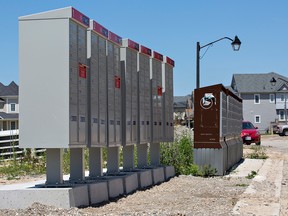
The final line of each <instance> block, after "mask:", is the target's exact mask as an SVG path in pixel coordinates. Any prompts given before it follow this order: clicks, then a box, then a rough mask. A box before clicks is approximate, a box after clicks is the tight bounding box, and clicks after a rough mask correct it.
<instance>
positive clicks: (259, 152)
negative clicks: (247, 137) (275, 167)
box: [247, 146, 268, 159]
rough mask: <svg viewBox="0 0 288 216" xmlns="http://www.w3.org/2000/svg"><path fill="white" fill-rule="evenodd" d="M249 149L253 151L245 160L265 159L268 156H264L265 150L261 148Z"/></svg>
mask: <svg viewBox="0 0 288 216" xmlns="http://www.w3.org/2000/svg"><path fill="white" fill-rule="evenodd" d="M251 149H252V150H253V152H252V153H250V154H248V155H247V158H250V159H267V158H268V156H267V155H266V152H265V151H266V149H265V148H263V147H262V146H251Z"/></svg>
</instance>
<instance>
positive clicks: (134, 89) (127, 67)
mask: <svg viewBox="0 0 288 216" xmlns="http://www.w3.org/2000/svg"><path fill="white" fill-rule="evenodd" d="M122 46H123V47H122V48H121V61H123V63H124V68H123V69H124V70H123V71H122V91H123V94H122V98H123V99H124V104H123V130H124V133H123V141H124V142H123V143H124V145H132V144H136V143H137V141H138V130H137V128H138V124H139V122H138V103H137V102H138V51H139V44H138V43H136V42H134V41H132V40H130V39H124V40H123V41H122Z"/></svg>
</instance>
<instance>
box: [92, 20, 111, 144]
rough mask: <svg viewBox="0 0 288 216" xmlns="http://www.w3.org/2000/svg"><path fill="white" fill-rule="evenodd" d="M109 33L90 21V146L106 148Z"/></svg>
mask: <svg viewBox="0 0 288 216" xmlns="http://www.w3.org/2000/svg"><path fill="white" fill-rule="evenodd" d="M108 37H109V31H108V29H106V28H105V27H103V26H102V25H100V24H99V23H97V22H95V21H94V20H90V31H88V49H87V51H88V53H87V54H88V59H89V60H90V65H89V66H90V68H89V71H90V95H89V96H90V109H91V111H90V113H91V116H90V125H91V146H92V147H100V146H103V147H105V146H107V145H108V143H107V142H108V141H107V140H108V139H107V96H108V95H107V63H106V58H107V57H106V56H107V49H106V46H107V40H108Z"/></svg>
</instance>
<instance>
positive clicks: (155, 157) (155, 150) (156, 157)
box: [150, 143, 160, 166]
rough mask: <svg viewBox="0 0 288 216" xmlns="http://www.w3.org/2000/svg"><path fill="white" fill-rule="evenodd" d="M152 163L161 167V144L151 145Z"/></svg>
mask: <svg viewBox="0 0 288 216" xmlns="http://www.w3.org/2000/svg"><path fill="white" fill-rule="evenodd" d="M150 161H151V165H152V166H159V165H160V143H151V144H150Z"/></svg>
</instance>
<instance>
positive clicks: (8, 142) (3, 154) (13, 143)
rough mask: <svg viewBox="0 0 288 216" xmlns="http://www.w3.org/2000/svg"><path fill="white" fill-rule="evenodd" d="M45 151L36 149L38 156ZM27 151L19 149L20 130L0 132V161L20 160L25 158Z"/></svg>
mask: <svg viewBox="0 0 288 216" xmlns="http://www.w3.org/2000/svg"><path fill="white" fill-rule="evenodd" d="M43 151H45V149H35V150H33V152H34V153H35V155H37V154H38V153H40V152H43ZM24 154H25V149H22V148H19V130H6V131H0V160H9V159H20V158H22V157H23V156H24Z"/></svg>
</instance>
